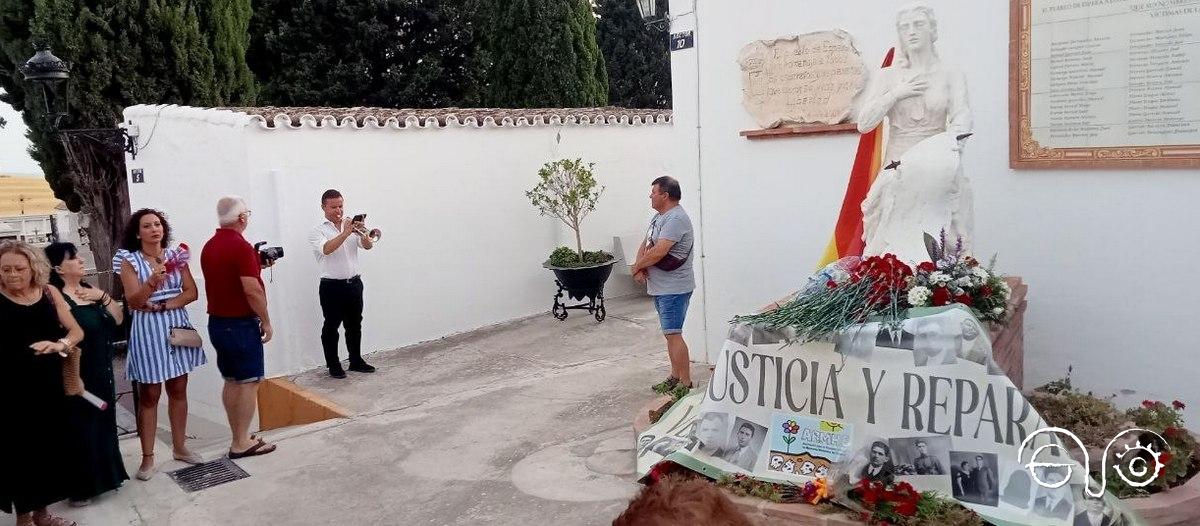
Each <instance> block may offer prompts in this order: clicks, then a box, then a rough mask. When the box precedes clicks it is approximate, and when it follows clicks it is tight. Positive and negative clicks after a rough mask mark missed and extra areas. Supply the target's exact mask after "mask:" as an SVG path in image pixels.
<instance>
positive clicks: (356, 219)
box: [350, 214, 367, 223]
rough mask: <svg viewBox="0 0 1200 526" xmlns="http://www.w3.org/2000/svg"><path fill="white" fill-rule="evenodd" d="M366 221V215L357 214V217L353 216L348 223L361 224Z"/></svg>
mask: <svg viewBox="0 0 1200 526" xmlns="http://www.w3.org/2000/svg"><path fill="white" fill-rule="evenodd" d="M366 219H367V214H358V215H356V216H354V217H353V218H351V219H350V221H353V222H355V223H361V222H363V221H364V220H366Z"/></svg>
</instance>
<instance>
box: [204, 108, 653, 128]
mask: <svg viewBox="0 0 1200 526" xmlns="http://www.w3.org/2000/svg"><path fill="white" fill-rule="evenodd" d="M214 109H219V110H229V111H234V112H239V113H245V114H247V115H249V116H251V117H258V118H259V119H261V121H262V122H263V124H264V125H265V126H266V127H267V128H275V127H278V126H279V125H285V126H286V125H290V126H292V127H300V126H302V125H304V124H306V122H307V124H308V125H310V126H316V127H323V126H325V125H326V124H331V125H333V126H346V125H348V124H352V125H353V126H355V127H364V126H368V125H371V124H372V121H373V124H374V125H375V126H378V127H384V126H395V127H398V128H406V127H409V126H417V127H429V126H430V125H431V124H433V123H436V126H437V127H445V126H449V125H452V124H458V125H462V126H465V125H470V124H473V125H474V126H485V125H489V123H490V125H494V126H522V125H524V126H537V125H546V124H555V123H556V122H557V123H568V124H622V123H625V124H653V123H667V122H670V120H671V110H661V109H628V108H619V107H615V106H608V107H601V108H533V109H503V108H436V109H413V108H403V109H394V108H364V107H354V108H326V107H283V106H260V107H231V108H214ZM489 119H490V121H489Z"/></svg>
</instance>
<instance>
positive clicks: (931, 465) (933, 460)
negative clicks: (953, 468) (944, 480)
mask: <svg viewBox="0 0 1200 526" xmlns="http://www.w3.org/2000/svg"><path fill="white" fill-rule="evenodd" d="M888 445H889V446H891V448H892V462H893V463H894V464H895V466H896V475H899V476H904V475H941V476H949V475H950V437H945V436H934V437H911V438H892V439H889V440H888Z"/></svg>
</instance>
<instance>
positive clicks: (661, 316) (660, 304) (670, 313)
mask: <svg viewBox="0 0 1200 526" xmlns="http://www.w3.org/2000/svg"><path fill="white" fill-rule="evenodd" d="M691 299H692V293H691V292H685V293H683V294H664V295H662V296H655V297H654V310H657V311H658V324H659V326H661V327H662V332H663V334H680V333H682V332H683V319H684V318H685V317H686V316H687V310H688V302H689V301H691Z"/></svg>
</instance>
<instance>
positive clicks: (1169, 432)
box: [1163, 426, 1179, 438]
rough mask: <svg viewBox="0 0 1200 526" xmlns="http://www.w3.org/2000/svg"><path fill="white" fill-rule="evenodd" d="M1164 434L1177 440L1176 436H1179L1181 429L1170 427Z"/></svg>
mask: <svg viewBox="0 0 1200 526" xmlns="http://www.w3.org/2000/svg"><path fill="white" fill-rule="evenodd" d="M1163 434H1164V435H1166V437H1167V438H1175V435H1178V434H1179V428H1178V427H1175V426H1171V427H1168V428H1166V429H1164V430H1163Z"/></svg>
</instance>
